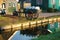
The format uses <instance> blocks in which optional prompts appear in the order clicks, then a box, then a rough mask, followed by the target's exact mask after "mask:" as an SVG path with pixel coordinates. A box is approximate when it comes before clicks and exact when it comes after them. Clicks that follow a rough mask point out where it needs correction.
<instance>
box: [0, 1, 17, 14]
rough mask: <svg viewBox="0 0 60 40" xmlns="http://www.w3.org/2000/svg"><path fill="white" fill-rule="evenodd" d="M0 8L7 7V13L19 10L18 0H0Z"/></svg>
mask: <svg viewBox="0 0 60 40" xmlns="http://www.w3.org/2000/svg"><path fill="white" fill-rule="evenodd" d="M0 9H5V11H6V13H9V12H12V11H14V10H17V1H16V0H0Z"/></svg>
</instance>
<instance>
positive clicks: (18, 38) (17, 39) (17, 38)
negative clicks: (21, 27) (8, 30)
mask: <svg viewBox="0 0 60 40" xmlns="http://www.w3.org/2000/svg"><path fill="white" fill-rule="evenodd" d="M36 37H37V36H28V35H23V34H20V31H17V32H16V34H15V35H14V36H13V37H12V39H11V40H31V39H32V38H36Z"/></svg>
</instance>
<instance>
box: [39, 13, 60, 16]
mask: <svg viewBox="0 0 60 40" xmlns="http://www.w3.org/2000/svg"><path fill="white" fill-rule="evenodd" d="M54 15H60V13H40V14H39V17H49V16H54Z"/></svg>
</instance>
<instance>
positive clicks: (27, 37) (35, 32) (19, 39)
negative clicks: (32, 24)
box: [11, 27, 49, 40]
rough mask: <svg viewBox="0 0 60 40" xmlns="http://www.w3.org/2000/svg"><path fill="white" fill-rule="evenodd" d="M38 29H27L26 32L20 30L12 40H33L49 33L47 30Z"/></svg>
mask: <svg viewBox="0 0 60 40" xmlns="http://www.w3.org/2000/svg"><path fill="white" fill-rule="evenodd" d="M41 29H42V28H41V27H40V28H38V27H36V28H34V29H26V30H18V31H16V33H15V35H14V36H13V37H12V38H11V40H31V39H33V38H37V37H38V36H40V35H42V34H44V35H46V34H48V33H49V32H48V31H47V30H46V29H44V28H43V29H44V30H43V29H42V30H41Z"/></svg>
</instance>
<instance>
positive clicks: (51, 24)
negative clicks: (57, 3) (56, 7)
mask: <svg viewBox="0 0 60 40" xmlns="http://www.w3.org/2000/svg"><path fill="white" fill-rule="evenodd" d="M59 22H60V17H57V18H49V19H45V18H44V19H42V20H38V21H29V22H25V23H20V24H13V25H7V26H5V27H2V29H3V30H4V31H5V32H7V31H12V30H26V29H31V28H35V27H44V28H45V27H47V30H48V31H50V32H52V31H54V30H55V29H59ZM46 25H48V26H46ZM53 29H54V30H53Z"/></svg>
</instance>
